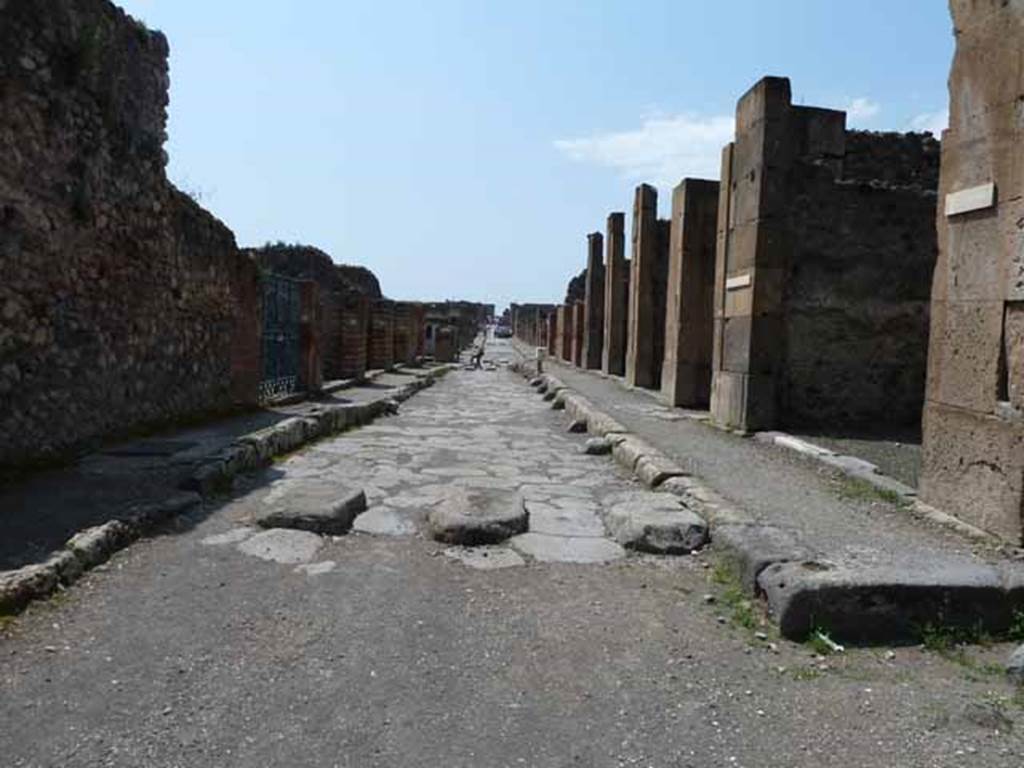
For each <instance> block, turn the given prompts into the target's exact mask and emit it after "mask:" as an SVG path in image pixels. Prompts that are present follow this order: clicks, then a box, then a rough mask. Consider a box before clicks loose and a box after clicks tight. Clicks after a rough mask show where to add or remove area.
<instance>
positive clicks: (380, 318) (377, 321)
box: [366, 299, 395, 370]
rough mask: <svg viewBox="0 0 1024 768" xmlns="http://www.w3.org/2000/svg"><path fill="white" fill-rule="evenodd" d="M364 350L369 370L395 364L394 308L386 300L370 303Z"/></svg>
mask: <svg viewBox="0 0 1024 768" xmlns="http://www.w3.org/2000/svg"><path fill="white" fill-rule="evenodd" d="M367 342H368V346H367V350H366V366H367V368H368V369H370V370H380V369H382V368H390V367H391V366H392V365H394V364H395V307H394V302H393V301H389V300H388V299H375V300H373V301H371V302H370V327H369V335H368V339H367Z"/></svg>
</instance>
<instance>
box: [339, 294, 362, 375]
mask: <svg viewBox="0 0 1024 768" xmlns="http://www.w3.org/2000/svg"><path fill="white" fill-rule="evenodd" d="M341 313H342V314H341V367H340V370H339V375H340V376H341V378H343V379H359V378H362V377H363V376H364V375H365V374H366V352H367V346H368V344H369V342H368V340H367V334H368V329H369V323H370V302H369V300H368V299H367V298H366V297H365V296H349V297H346V298H345V300H344V302H343V303H342V309H341Z"/></svg>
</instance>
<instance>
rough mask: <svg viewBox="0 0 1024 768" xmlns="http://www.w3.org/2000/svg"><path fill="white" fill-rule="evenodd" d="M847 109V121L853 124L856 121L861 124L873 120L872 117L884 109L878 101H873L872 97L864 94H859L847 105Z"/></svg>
mask: <svg viewBox="0 0 1024 768" xmlns="http://www.w3.org/2000/svg"><path fill="white" fill-rule="evenodd" d="M845 111H846V121H847V122H848V123H849V124H851V125H852V124H854V123H858V124H860V123H869V122H871V119H872V118H874V117H876V116H877V115H878V113H879V112H881V111H882V107H881V106H880V105H879V104H878V102H875V101H872V100H871V99H868V98H865V97H863V96H858V97H857V98H856V99H852V100H851V101H850V103H849V104H847V105H846V107H845Z"/></svg>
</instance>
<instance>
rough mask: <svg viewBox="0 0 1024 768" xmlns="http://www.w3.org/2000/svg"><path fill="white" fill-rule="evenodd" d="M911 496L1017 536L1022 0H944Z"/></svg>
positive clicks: (1022, 534)
mask: <svg viewBox="0 0 1024 768" xmlns="http://www.w3.org/2000/svg"><path fill="white" fill-rule="evenodd" d="M951 7H952V14H953V26H954V28H955V30H956V44H957V47H956V55H955V57H954V59H953V68H952V72H951V73H950V77H949V104H950V114H949V130H947V131H945V132H944V133H943V135H942V170H941V177H940V182H939V205H938V211H937V220H938V233H939V258H938V263H937V265H936V268H935V278H934V283H933V285H932V304H931V343H930V347H929V352H928V379H927V387H926V400H925V407H924V440H923V445H922V449H923V450H922V466H921V479H920V493H921V499H922V500H923V501H925V502H926V503H928V504H931V505H934V506H936V507H939V508H940V509H942V510H943V511H946V512H950V513H952V514H954V515H956V516H957V517H959V518H960V519H962V520H964V521H965V522H968V523H970V524H972V525H975V526H977V527H979V528H983V529H984V530H986V531H989V532H991V533H994V534H996V535H998V536H1000V537H1002V538H1004V539H1006V540H1007V541H1010V542H1012V543H1013V544H1015V545H1017V546H1020V545H1021V544H1022V542H1024V224H1022V221H1024V165H1022V163H1021V157H1022V156H1024V124H1022V123H1021V120H1020V104H1021V102H1022V100H1024V71H1022V69H1021V67H1020V50H1021V40H1024V4H1022V3H1021V2H1020V1H1019V0H1011V2H1010V3H1009V4H1007V3H995V2H992V3H966V2H958V3H952V4H951Z"/></svg>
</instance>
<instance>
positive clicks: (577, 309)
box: [572, 301, 586, 367]
mask: <svg viewBox="0 0 1024 768" xmlns="http://www.w3.org/2000/svg"><path fill="white" fill-rule="evenodd" d="M585 309H586V304H585V303H584V302H582V301H574V302H573V304H572V364H573V365H576V366H580V367H582V366H583V334H584V331H585V326H586V317H585V312H584V310H585Z"/></svg>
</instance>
